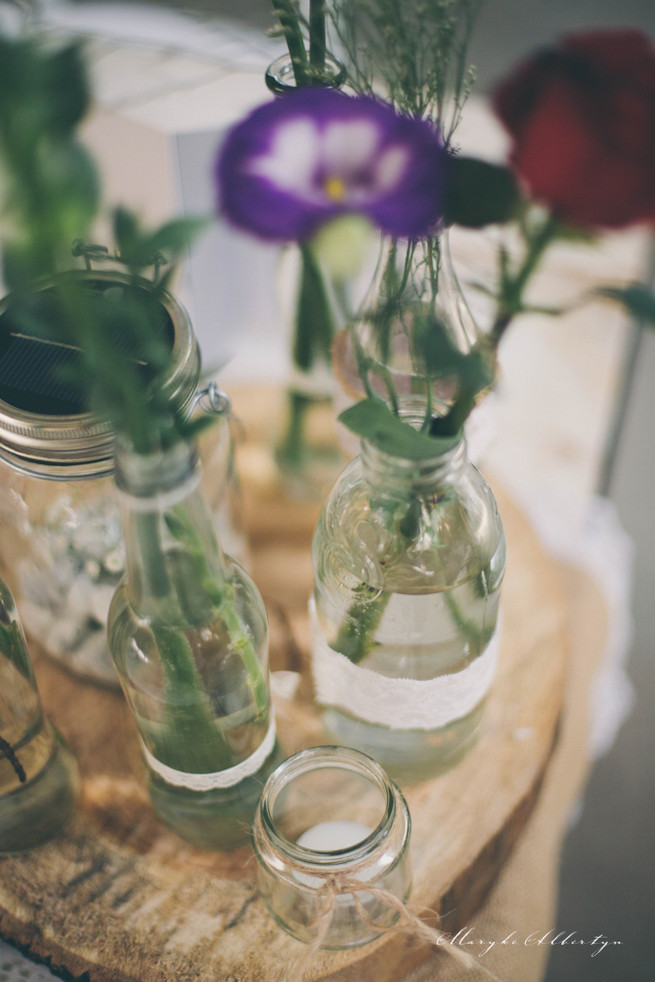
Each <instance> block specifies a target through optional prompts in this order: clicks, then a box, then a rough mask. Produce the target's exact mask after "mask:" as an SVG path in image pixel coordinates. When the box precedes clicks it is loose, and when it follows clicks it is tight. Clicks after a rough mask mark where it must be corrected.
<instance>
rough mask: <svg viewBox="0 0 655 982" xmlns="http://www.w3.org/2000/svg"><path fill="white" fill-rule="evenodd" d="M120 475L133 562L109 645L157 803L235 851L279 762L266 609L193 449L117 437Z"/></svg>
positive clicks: (196, 835)
mask: <svg viewBox="0 0 655 982" xmlns="http://www.w3.org/2000/svg"><path fill="white" fill-rule="evenodd" d="M115 478H116V483H117V486H118V489H119V497H120V500H121V507H122V518H123V532H124V539H125V549H126V557H127V564H126V573H125V576H124V578H123V580H122V582H121V584H120V586H119V587H118V590H117V592H116V594H115V596H114V600H113V601H112V605H111V608H110V611H109V623H108V637H109V647H110V650H111V653H112V657H113V659H114V664H115V666H116V670H117V673H118V676H119V679H120V681H121V685H122V687H123V690H124V692H125V695H126V697H127V699H128V702H129V704H130V707H131V709H132V711H133V713H134V717H135V720H136V724H137V727H138V730H139V735H140V737H141V744H142V750H143V755H144V758H145V762H146V765H147V771H148V788H149V792H150V797H151V801H152V804H153V807H154V809H155V811H156V812H157V814H158V815H159V817H160V818H161V819H162V821H163V822H164V823H165V824H166V825H168V826H169V828H171V829H172V830H173V831H174V832H176V833H177V834H178V835H180V836H181V837H182V838H183V839H186V840H187V841H189V842H191V843H192V844H194V845H196V846H199V847H201V848H218V849H220V848H230V847H232V846H235V845H237V844H239V843H241V842H243V841H245V840H246V839H247V837H248V832H249V826H250V821H251V818H252V815H253V812H254V809H255V807H256V805H257V801H258V799H259V795H260V793H261V788H262V786H263V784H264V781H265V780H266V777H267V776H268V773H269V772H270V770H271V769H272V768H273V766H274V765H275V763H276V754H275V749H276V741H275V726H274V721H273V715H272V710H271V705H270V697H269V688H268V663H267V659H268V628H267V621H266V613H265V610H264V605H263V602H262V599H261V597H260V595H259V593H258V591H257V589H256V587H255V585H254V584H253V582H252V581H251V580H250V578H249V577H248V576H247V574H246V573H245V572H244V570H243V569H242V568H241V567H240V566H239V565H238V564H237V563H235V562H234V561H232V560H231V559H230V558H229V557H227V556H225V555H224V554H223V552H222V550H221V547H220V545H219V543H218V540H217V538H216V534H215V531H214V527H213V525H212V522H211V519H210V516H209V512H208V509H207V506H206V503H205V500H204V497H203V494H202V492H201V490H200V486H199V482H200V468H199V465H198V463H197V458H196V454H195V451H194V449H193V447H191V446H189V445H188V444H186V443H177V444H176V445H174V446H173V447H171V448H169V449H166V450H163V451H162V452H160V453H152V454H140V453H136V452H135V451H134V450H132V449H131V447H130V446H128V445H126V444H125V443H123V442H121V441H119V442H118V445H117V448H116V463H115Z"/></svg>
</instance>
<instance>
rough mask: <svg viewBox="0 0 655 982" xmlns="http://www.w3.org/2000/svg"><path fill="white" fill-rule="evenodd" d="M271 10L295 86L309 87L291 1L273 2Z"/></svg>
mask: <svg viewBox="0 0 655 982" xmlns="http://www.w3.org/2000/svg"><path fill="white" fill-rule="evenodd" d="M273 9H274V11H275V14H276V16H277V19H278V21H279V23H280V27H281V28H282V31H283V33H284V38H285V40H286V42H287V48H288V50H289V57H290V58H291V64H292V65H293V74H294V77H295V79H296V85H297V86H298V88H302V87H304V86H306V85H311V77H310V75H309V73H308V72H307V51H306V50H305V39H304V38H303V34H302V29H301V27H300V21H299V19H298V15H297V13H296V11H295V8H294V4H293V2H292V0H273Z"/></svg>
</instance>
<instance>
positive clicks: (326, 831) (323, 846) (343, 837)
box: [294, 821, 375, 903]
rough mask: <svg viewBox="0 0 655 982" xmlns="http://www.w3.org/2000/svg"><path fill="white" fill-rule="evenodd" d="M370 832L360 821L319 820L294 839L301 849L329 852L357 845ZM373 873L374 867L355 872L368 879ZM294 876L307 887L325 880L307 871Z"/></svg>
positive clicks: (342, 900)
mask: <svg viewBox="0 0 655 982" xmlns="http://www.w3.org/2000/svg"><path fill="white" fill-rule="evenodd" d="M370 834H371V829H370V828H369V827H368V826H367V825H362V824H361V822H348V821H334V822H319V823H318V824H317V825H312V826H311V827H310V828H308V829H306V830H305V831H304V832H303V833H302V835H300V836H299V837H298V839H297V840H296V844H297V845H299V846H302V847H303V849H309V850H311V851H312V852H317V853H330V852H334V851H335V850H340V849H351V848H352V847H353V846H357V845H359V843H360V842H363V841H364V839H366V838H368V836H369V835H370ZM374 875H375V869H372V870H371V869H367V870H365V871H364V872H362V871H360V872H359V873H355V874H354V876H355V878H356V879H358V880H370V879H372V877H373V876H374ZM294 876H295V878H296V879H297V880H298V881H299V882H300V883H304V884H305V886H309V887H317V888H318V887H321V886H322V885H323V884H324V882H325V880H324V879H323V878H322V877H320V876H311V875H309V874H307V873H299V872H296V873H294ZM345 900H346V898H345V897H337V903H344V901H345Z"/></svg>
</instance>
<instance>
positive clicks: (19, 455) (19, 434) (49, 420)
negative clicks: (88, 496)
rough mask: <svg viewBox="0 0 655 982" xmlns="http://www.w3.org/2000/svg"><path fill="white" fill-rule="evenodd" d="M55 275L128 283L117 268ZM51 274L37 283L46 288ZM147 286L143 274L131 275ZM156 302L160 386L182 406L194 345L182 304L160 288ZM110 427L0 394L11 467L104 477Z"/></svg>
mask: <svg viewBox="0 0 655 982" xmlns="http://www.w3.org/2000/svg"><path fill="white" fill-rule="evenodd" d="M61 276H66V277H73V278H76V279H82V280H87V281H89V282H92V281H95V282H99V283H101V284H107V285H110V284H112V283H113V284H118V285H131V284H133V283H134V279H133V277H131V276H130V275H129V274H127V273H123V272H121V271H118V270H97V269H91V270H82V269H76V270H68V271H67V272H65V273H62V274H61ZM54 282H55V279H51V280H46V281H43V282H42V283H40V284H39V287H38V290H39V292H40V291H43V290H48V289H49V288H51V287H52V286H53V284H54ZM137 285H138V286H143V287H147V286H148V285H149V280H147V279H141V278H140V279H139V280H137ZM11 300H12V297H11V294H9V295H8V296H6V297H4V298H3V300H2V301H1V302H0V316H2V314H4V313H5V312H6V311H7V310H8V309H9V307H10V305H11ZM161 303H162V306H163V308H164V310H165V312H166V315H167V316H168V318H169V320H170V323H171V326H172V346H171V366H172V371H171V374H170V375H169V376H168V377H167V378H166V380H165V382H164V387H165V389H166V391H167V392H168V393H169V394H170V396H171V398H173V397H180V398H181V401H182V403H183V405H184V406H185V407H188V406H189V405H190V404H191V402H192V399H193V396H194V394H195V391H196V388H197V384H198V379H199V377H200V351H199V348H198V344H197V341H196V339H195V337H194V334H193V330H192V327H191V322H190V320H189V316H188V314H187V312H186V310H185V308H184V307H183V306H182V304H181V303H180V302H179V301H178V300H177V299H176V298H175V297H174V296H173V295H172V294H170V293H167V292H164V293H163V294H162V298H161ZM113 444H114V433H113V429H112V427H111V424H110V423H109V422H108V421H106V420H102V419H99V418H98V417H97V416H94V415H93V414H92V413H88V412H82V413H70V414H56V413H52V414H49V413H40V412H32V411H29V410H26V409H22V408H20V407H18V406H14V405H12V403H11V402H9V401H6V400H3V399H0V460H4V461H5V462H6V463H7V464H8V465H9V466H10V467H11V468H12V469H13V470H15V471H18V472H20V473H24V474H28V475H30V476H35V477H42V478H45V479H49V480H62V481H68V480H79V479H84V478H96V477H105V476H108V475H110V474H111V473H112V472H113Z"/></svg>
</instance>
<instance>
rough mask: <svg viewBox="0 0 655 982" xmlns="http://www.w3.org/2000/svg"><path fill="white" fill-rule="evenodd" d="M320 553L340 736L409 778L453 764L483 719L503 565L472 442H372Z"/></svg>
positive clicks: (330, 699)
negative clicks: (413, 445) (422, 451)
mask: <svg viewBox="0 0 655 982" xmlns="http://www.w3.org/2000/svg"><path fill="white" fill-rule="evenodd" d="M405 418H406V419H407V421H409V422H412V421H413V422H415V423H418V422H419V420H420V419H421V418H422V416H421V415H420V414H416V416H415V418H413V417H412V415H411V412H410V414H409V416H408V415H407V414H405ZM313 563H314V596H313V598H312V602H311V605H310V606H311V612H312V664H313V674H314V683H315V692H316V699H317V701H318V702H319V704H321V705H322V707H323V721H324V724H325V727H326V729H327V731H328V734H329V735H330V737H331V738H333V739H334V740H335V741H337V742H339V743H342V744H344V745H346V746H351V747H355V748H357V749H359V750H362V751H364V752H365V753H368V754H370V755H371V756H372V757H374V758H375V759H377V760H378V761H379V762H380V763H381V764H382V765H383V766H384V767H385V768H386V769H387V770H388V771H389V772H390V773H391V774H392V775H393V776H395V777H396V778H397V779H399V780H417V779H422V778H424V777H428V776H431V775H432V774H435V773H438V772H439V771H441V770H443V769H445V768H447V767H449V766H451V765H452V764H453V763H454V762H455V761H457V760H458V759H460V758H461V756H462V755H463V754H464V753H465V752H466V751H467V750H468V749H469V748H470V747H471V746H472V745H473V743H474V742H475V739H476V737H477V735H478V734H479V732H480V729H481V722H482V718H483V712H484V704H485V699H486V696H487V694H488V691H489V688H490V686H491V682H492V679H493V674H494V667H495V661H496V656H497V650H498V632H497V621H498V610H499V599H500V586H501V582H502V578H503V573H504V568H505V537H504V532H503V527H502V523H501V519H500V515H499V512H498V508H497V505H496V501H495V499H494V496H493V494H492V492H491V490H490V489H489V487H488V485H487V483H486V481H485V480H484V478H483V477H482V475H481V474H480V472H479V471H478V470H477V469H476V468H475V467H474V466H473V465H472V464H471V463H470V461H469V460H468V457H467V454H466V446H465V443H464V441H463V440H461V441H460V442H458V443H456V444H455V445H454V446H453V447H452V448H451V449H450V450H447V451H446V452H445V453H441V454H435V456H434V457H433V458H427V459H420V460H412V459H405V458H402V457H399V456H395V455H391V454H388V453H385V452H383V451H381V450H379V449H377V448H376V447H375V446H373V445H372V444H371V443H369V442H367V441H366V440H364V441H362V446H361V454H360V456H359V457H357V458H355V460H353V461H352V462H351V464H350V465H349V466H348V467H347V468H346V470H345V471H344V472H343V474H342V475H341V477H340V479H339V480H338V482H337V484H336V486H335V487H334V489H333V491H332V492H331V494H330V496H329V497H328V499H327V501H326V503H325V505H324V507H323V510H322V513H321V515H320V518H319V521H318V524H317V528H316V532H315V535H314V543H313Z"/></svg>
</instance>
